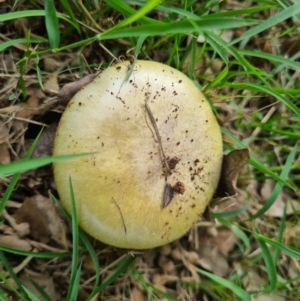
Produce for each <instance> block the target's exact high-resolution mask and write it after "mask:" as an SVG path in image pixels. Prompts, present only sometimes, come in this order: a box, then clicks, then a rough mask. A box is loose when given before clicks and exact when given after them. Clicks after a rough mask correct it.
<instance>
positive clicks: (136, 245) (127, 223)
mask: <svg viewBox="0 0 300 301" xmlns="http://www.w3.org/2000/svg"><path fill="white" fill-rule="evenodd" d="M129 68H130V62H128V61H126V62H122V63H119V64H116V65H113V66H111V67H109V68H107V69H106V70H105V71H103V72H102V73H101V74H99V75H98V76H97V77H96V79H95V80H94V81H93V82H92V83H90V84H88V85H87V86H86V87H85V88H84V89H82V90H81V91H79V92H78V93H77V94H76V95H75V96H74V98H73V99H72V100H71V101H70V103H69V104H68V106H67V108H66V110H65V112H64V114H63V116H62V118H61V121H60V124H59V127H58V131H57V134H56V138H55V143H54V155H62V154H73V153H85V152H97V153H96V154H94V155H89V156H86V157H80V158H77V159H74V160H70V161H65V162H58V163H55V164H54V176H55V181H56V185H57V189H58V192H59V195H60V198H61V201H62V202H63V205H64V206H65V208H66V209H67V210H68V211H69V212H71V201H70V188H69V176H71V179H72V183H73V188H74V194H75V199H76V209H77V215H78V220H79V225H80V226H81V227H82V228H83V229H84V230H85V231H86V232H88V233H89V234H90V235H92V236H93V237H95V238H97V239H99V240H100V241H102V242H104V243H107V244H110V245H113V246H116V247H121V248H131V249H146V248H152V247H156V246H160V245H163V244H166V243H168V242H171V241H173V240H175V239H177V238H179V237H180V236H182V235H183V234H185V233H186V232H187V231H188V230H189V229H190V228H191V226H192V225H193V223H194V222H195V221H197V220H198V218H199V216H200V215H201V214H202V213H203V211H204V209H205V208H206V206H207V204H208V203H209V201H210V200H211V197H212V195H213V193H214V190H215V188H216V186H217V183H218V180H219V175H220V170H221V165H222V139H221V133H220V129H219V126H218V124H217V122H216V119H215V117H214V115H213V113H212V110H211V108H210V105H209V103H208V102H207V100H206V99H205V97H204V96H203V94H202V93H201V92H200V90H199V89H198V88H197V87H196V86H195V84H194V83H193V82H192V81H191V80H190V79H189V78H188V77H186V76H185V75H184V74H183V73H181V72H179V71H177V70H175V69H173V68H171V67H169V66H167V65H163V64H160V63H156V62H150V61H137V62H136V63H135V65H134V68H133V71H132V74H131V75H130V77H129V79H127V80H126V75H127V74H128V70H129ZM147 99H148V105H149V108H150V109H151V112H152V114H153V116H154V118H155V121H156V125H157V128H158V131H159V134H160V136H161V142H162V146H163V150H164V153H165V155H166V157H167V158H168V162H169V166H170V168H171V167H172V169H171V171H172V174H170V175H168V177H167V182H168V183H169V185H170V186H169V187H170V193H173V197H171V196H169V197H170V198H171V202H170V204H169V205H167V206H166V207H163V198H164V195H165V194H166V193H168V191H167V190H166V168H165V164H164V161H163V157H162V154H161V151H160V147H159V143H158V137H157V135H156V132H155V129H154V126H153V123H152V122H151V119H150V118H149V114H148V111H147V110H146V108H145V100H147Z"/></svg>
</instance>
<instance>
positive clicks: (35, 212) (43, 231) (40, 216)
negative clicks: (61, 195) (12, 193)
mask: <svg viewBox="0 0 300 301" xmlns="http://www.w3.org/2000/svg"><path fill="white" fill-rule="evenodd" d="M14 217H15V219H16V221H17V222H18V223H19V224H21V223H24V222H25V223H28V224H29V225H30V234H31V236H32V237H33V238H34V239H35V240H38V241H40V242H43V243H47V242H48V241H49V240H50V230H49V227H48V221H47V218H46V216H45V214H44V213H43V212H41V210H40V209H39V208H38V207H37V205H36V204H35V202H34V201H33V200H32V199H31V198H26V199H25V200H24V202H23V204H22V207H21V208H20V209H18V210H17V211H16V213H15V215H14Z"/></svg>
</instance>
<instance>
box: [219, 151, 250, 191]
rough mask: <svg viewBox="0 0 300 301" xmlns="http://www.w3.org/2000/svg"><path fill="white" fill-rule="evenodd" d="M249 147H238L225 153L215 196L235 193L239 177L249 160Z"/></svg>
mask: <svg viewBox="0 0 300 301" xmlns="http://www.w3.org/2000/svg"><path fill="white" fill-rule="evenodd" d="M249 157H250V156H249V151H248V150H247V149H238V150H234V151H232V152H230V153H229V154H228V155H224V157H223V164H222V172H221V177H220V180H219V184H218V188H217V190H216V193H215V197H228V196H232V195H235V189H236V182H237V177H238V175H239V173H240V171H241V170H242V168H243V167H244V166H245V164H246V163H247V161H248V160H249Z"/></svg>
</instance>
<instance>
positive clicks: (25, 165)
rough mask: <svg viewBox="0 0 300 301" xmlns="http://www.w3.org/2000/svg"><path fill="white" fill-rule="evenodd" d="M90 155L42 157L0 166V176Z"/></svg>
mask: <svg viewBox="0 0 300 301" xmlns="http://www.w3.org/2000/svg"><path fill="white" fill-rule="evenodd" d="M91 154H93V153H83V154H72V155H60V156H52V157H42V158H35V159H22V160H21V161H17V162H12V163H9V164H5V165H0V175H1V176H5V175H11V174H15V173H20V172H24V171H27V170H30V169H35V168H39V167H42V166H45V165H48V164H50V163H55V162H62V161H67V160H72V159H76V158H80V157H83V156H89V155H91Z"/></svg>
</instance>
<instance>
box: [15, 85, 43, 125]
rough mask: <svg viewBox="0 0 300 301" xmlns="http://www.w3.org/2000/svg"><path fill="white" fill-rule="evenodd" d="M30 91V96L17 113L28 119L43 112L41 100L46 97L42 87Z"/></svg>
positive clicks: (20, 116) (17, 115)
mask: <svg viewBox="0 0 300 301" xmlns="http://www.w3.org/2000/svg"><path fill="white" fill-rule="evenodd" d="M29 93H30V96H29V98H28V99H27V101H26V102H24V103H22V104H21V107H20V109H19V111H18V112H17V113H16V117H19V118H25V119H27V118H30V117H31V116H33V115H38V114H41V111H40V110H39V101H40V100H42V99H43V98H45V97H46V96H45V94H44V93H43V91H42V90H41V89H34V90H33V91H29ZM29 93H28V94H29Z"/></svg>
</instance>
